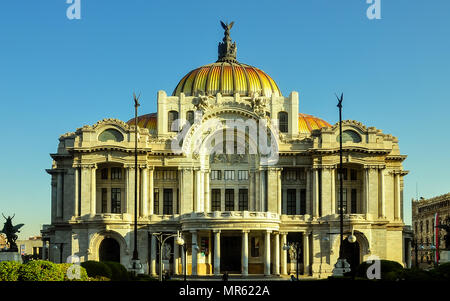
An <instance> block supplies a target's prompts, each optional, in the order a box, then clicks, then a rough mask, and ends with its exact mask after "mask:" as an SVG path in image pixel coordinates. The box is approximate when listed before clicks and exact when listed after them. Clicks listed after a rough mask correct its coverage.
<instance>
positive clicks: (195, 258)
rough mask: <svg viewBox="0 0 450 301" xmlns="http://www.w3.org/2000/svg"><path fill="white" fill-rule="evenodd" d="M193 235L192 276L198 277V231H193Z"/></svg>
mask: <svg viewBox="0 0 450 301" xmlns="http://www.w3.org/2000/svg"><path fill="white" fill-rule="evenodd" d="M191 234H192V273H191V274H192V276H197V268H198V267H197V262H198V250H197V247H198V245H197V231H191Z"/></svg>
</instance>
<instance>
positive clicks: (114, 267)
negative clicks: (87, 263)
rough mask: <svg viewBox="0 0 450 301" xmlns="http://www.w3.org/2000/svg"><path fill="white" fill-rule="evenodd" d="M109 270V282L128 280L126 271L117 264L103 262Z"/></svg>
mask: <svg viewBox="0 0 450 301" xmlns="http://www.w3.org/2000/svg"><path fill="white" fill-rule="evenodd" d="M103 263H104V264H106V265H107V266H108V267H109V268H110V269H111V280H112V281H128V280H130V279H129V277H128V270H127V269H126V268H125V267H124V266H123V265H122V264H120V263H119V262H115V261H104V262H103Z"/></svg>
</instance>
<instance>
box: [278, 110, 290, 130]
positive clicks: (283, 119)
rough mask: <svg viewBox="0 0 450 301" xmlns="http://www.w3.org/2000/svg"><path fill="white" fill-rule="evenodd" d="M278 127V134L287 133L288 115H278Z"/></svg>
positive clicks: (284, 113)
mask: <svg viewBox="0 0 450 301" xmlns="http://www.w3.org/2000/svg"><path fill="white" fill-rule="evenodd" d="M278 126H279V128H280V132H282V133H287V132H288V130H289V127H288V113H286V112H279V113H278Z"/></svg>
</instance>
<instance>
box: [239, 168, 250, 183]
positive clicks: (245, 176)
mask: <svg viewBox="0 0 450 301" xmlns="http://www.w3.org/2000/svg"><path fill="white" fill-rule="evenodd" d="M238 180H239V181H246V180H248V170H239V171H238Z"/></svg>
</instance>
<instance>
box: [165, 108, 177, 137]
mask: <svg viewBox="0 0 450 301" xmlns="http://www.w3.org/2000/svg"><path fill="white" fill-rule="evenodd" d="M168 114H169V115H168V119H167V122H168V123H167V130H168V131H169V132H178V129H176V128H172V125H173V123H174V122H175V120H177V119H178V112H177V111H169V113H168Z"/></svg>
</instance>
